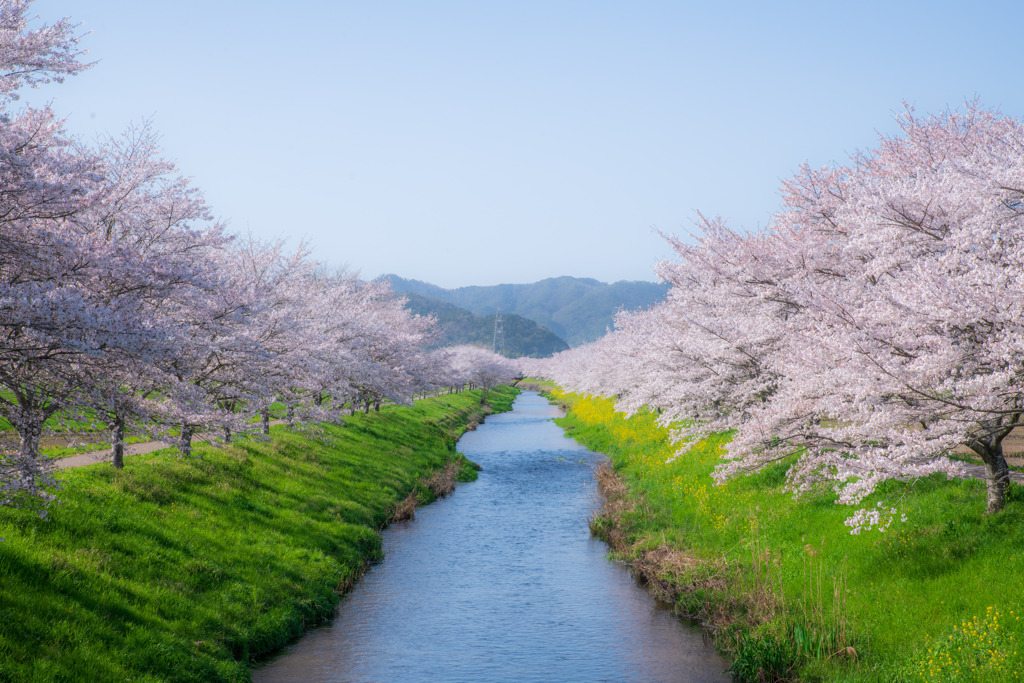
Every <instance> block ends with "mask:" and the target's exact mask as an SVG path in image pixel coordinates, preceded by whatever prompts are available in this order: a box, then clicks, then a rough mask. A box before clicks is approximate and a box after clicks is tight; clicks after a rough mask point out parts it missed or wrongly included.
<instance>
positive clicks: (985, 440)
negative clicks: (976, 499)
mask: <svg viewBox="0 0 1024 683" xmlns="http://www.w3.org/2000/svg"><path fill="white" fill-rule="evenodd" d="M1017 417H1018V416H1014V417H1013V418H1012V419H1010V420H1009V422H1010V425H1009V426H1008V427H1006V426H1000V427H999V428H995V429H992V430H991V431H990V432H989V433H988V434H986V435H985V436H984V437H975V438H972V439H970V440H968V442H967V446H968V447H969V448H970V449H971V450H972V451H974V452H975V453H977V454H978V456H979V457H981V461H982V462H983V463H985V488H986V489H987V494H988V506H987V507H986V509H985V512H987V513H988V514H990V515H991V514H994V513H996V512H999V511H1000V510H1002V509H1003V507H1004V506H1005V505H1006V498H1007V496H1008V495H1009V493H1010V468H1009V467H1008V466H1007V465H1006V457H1005V456H1004V455H1003V439H1004V438H1006V436H1007V435H1009V433H1010V432H1011V431H1012V430H1013V425H1014V424H1016V423H1017Z"/></svg>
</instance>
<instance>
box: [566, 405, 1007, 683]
mask: <svg viewBox="0 0 1024 683" xmlns="http://www.w3.org/2000/svg"><path fill="white" fill-rule="evenodd" d="M552 395H553V397H554V398H555V399H556V400H558V401H559V402H560V403H562V404H563V405H564V406H566V407H567V408H568V409H569V411H570V412H569V413H568V415H567V416H566V417H565V418H562V419H560V420H558V422H559V424H560V425H561V426H562V427H563V428H564V429H566V432H567V434H569V435H570V436H573V437H574V438H576V439H577V440H578V441H579V442H580V443H582V444H584V445H586V446H587V447H588V448H590V449H592V450H596V451H600V452H604V453H607V454H608V455H609V456H610V467H609V468H608V469H607V470H606V471H604V472H602V473H600V475H599V477H600V479H601V483H602V486H603V488H604V490H605V491H606V495H607V498H608V505H607V507H606V508H605V510H604V512H603V513H602V514H601V515H599V516H598V517H596V518H595V519H594V520H593V522H592V525H591V528H592V529H593V531H594V532H595V533H596V534H598V535H600V536H602V537H604V538H605V539H607V540H608V541H609V543H610V544H611V545H612V547H613V548H614V549H615V553H616V555H617V556H618V557H619V558H620V559H622V560H623V561H625V562H626V563H628V564H630V565H631V566H632V567H633V569H634V572H635V573H636V574H637V576H638V577H639V578H640V579H642V580H644V581H645V582H647V583H648V585H649V586H650V587H651V589H652V590H654V591H655V592H656V593H658V594H659V595H660V596H661V597H662V598H664V599H666V600H668V601H670V602H671V603H673V604H674V605H675V607H676V609H677V611H678V612H680V613H681V614H685V615H687V616H689V617H692V618H695V619H698V620H700V621H701V622H702V623H703V624H704V625H705V626H706V627H707V628H708V630H709V632H710V633H711V634H712V635H713V637H714V639H715V642H716V644H717V645H718V646H719V648H720V649H721V650H723V651H724V652H725V653H727V654H729V655H730V656H731V657H732V658H733V659H734V664H733V672H734V674H735V675H736V677H737V678H738V679H739V680H761V681H764V680H769V681H770V680H828V681H894V680H899V681H1019V680H1024V622H1022V621H1021V620H1020V615H1021V612H1022V611H1024V609H1022V608H1024V605H1022V597H1021V596H1022V595H1024V573H1022V572H1021V571H1020V569H1021V567H1024V555H1022V554H1021V550H1020V549H1021V548H1022V547H1024V488H1022V487H1020V486H1018V485H1014V486H1013V489H1012V491H1011V494H1010V502H1009V504H1008V505H1007V508H1006V510H1004V511H1003V512H1002V513H1000V514H998V515H986V514H985V492H984V485H983V484H982V483H981V482H978V481H973V480H970V481H964V480H946V479H945V478H944V477H941V476H934V477H932V478H927V479H918V480H916V481H911V482H889V483H887V484H885V485H883V486H882V487H881V488H880V489H879V493H878V494H877V495H876V496H874V497H873V498H871V499H868V500H866V501H865V503H864V504H865V506H867V507H872V506H876V505H877V504H879V503H884V504H885V505H886V507H896V508H897V515H896V519H895V521H894V522H893V523H892V524H891V525H890V526H889V527H888V529H887V530H886V531H885V532H879V531H877V530H876V531H870V532H864V533H862V534H860V535H852V534H850V530H849V528H848V527H846V526H845V525H844V520H845V519H846V518H847V517H848V516H850V515H851V514H852V512H853V510H852V509H851V508H850V507H848V506H843V505H836V504H835V502H834V501H835V496H834V494H833V493H832V492H831V491H828V490H823V491H818V492H816V493H813V494H810V495H807V496H805V497H802V498H801V499H799V500H796V499H794V498H793V496H792V494H791V493H789V492H788V491H787V490H786V488H785V480H786V471H787V468H788V466H789V464H790V463H788V462H781V463H779V464H777V465H776V466H774V467H772V468H770V469H768V470H766V471H763V472H761V473H759V474H756V475H752V476H748V477H742V478H739V479H735V480H732V481H730V482H728V483H726V484H724V485H722V486H716V485H715V483H714V481H713V480H712V478H711V472H712V470H713V469H714V467H715V465H716V464H717V463H719V462H720V461H721V458H722V456H723V454H724V449H723V446H724V445H725V444H727V442H728V436H727V435H724V434H723V435H719V436H717V437H714V438H711V439H708V440H705V441H702V442H700V443H696V444H692V445H691V446H690V447H689V448H688V449H684V452H682V453H681V454H680V455H679V457H678V458H676V459H675V460H674V461H673V462H667V461H668V460H669V459H670V458H671V456H672V455H674V454H675V452H676V451H677V450H678V448H677V447H676V446H673V445H672V444H671V443H670V442H669V439H668V431H667V430H666V429H664V428H662V427H660V426H659V425H658V424H657V423H656V419H655V418H656V416H655V415H652V414H650V413H640V414H638V415H635V416H633V417H630V418H626V417H625V416H624V415H622V414H621V413H616V412H615V410H614V404H613V403H612V402H611V401H609V400H607V399H600V398H593V397H584V396H578V395H573V394H563V393H561V392H559V391H558V390H555V391H554V392H553V393H552ZM904 514H905V515H906V521H901V516H902V515H904Z"/></svg>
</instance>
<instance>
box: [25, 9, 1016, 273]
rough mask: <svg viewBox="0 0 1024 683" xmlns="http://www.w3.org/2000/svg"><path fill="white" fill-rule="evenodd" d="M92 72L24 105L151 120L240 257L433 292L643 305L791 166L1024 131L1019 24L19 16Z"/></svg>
mask: <svg viewBox="0 0 1024 683" xmlns="http://www.w3.org/2000/svg"><path fill="white" fill-rule="evenodd" d="M34 11H35V13H37V14H39V15H40V18H41V21H44V22H50V21H53V20H55V19H57V18H59V17H62V16H70V17H71V18H72V19H73V20H75V21H77V22H84V26H83V27H82V30H83V31H91V32H92V33H91V34H90V35H87V36H86V37H85V38H84V39H83V45H84V46H85V47H86V48H87V49H88V50H89V55H88V57H89V58H90V59H94V60H98V63H97V64H96V66H95V67H93V68H92V69H91V70H90V71H88V72H86V73H84V74H82V75H80V76H78V77H76V78H74V79H70V80H68V81H66V82H65V83H64V84H62V85H59V86H54V87H47V88H45V89H42V90H40V91H39V92H32V93H29V94H26V96H25V99H26V100H27V101H30V102H45V101H50V102H51V103H52V105H53V108H54V109H55V110H56V111H57V112H58V113H59V114H61V115H63V116H66V117H67V125H68V128H69V129H70V130H71V131H72V132H74V133H76V134H78V135H81V136H83V137H85V138H90V137H93V136H94V135H96V134H98V133H102V132H110V133H117V132H119V131H120V130H122V129H124V128H125V127H126V126H127V125H128V124H129V123H131V122H133V121H134V122H138V121H140V120H142V119H144V118H151V119H152V121H153V125H154V127H155V128H156V129H157V130H159V131H160V133H161V135H162V143H163V147H164V151H165V155H166V156H167V157H168V158H170V159H172V160H173V161H175V162H176V163H177V164H178V166H179V168H180V169H181V170H182V172H183V173H184V174H185V175H187V176H190V177H192V178H193V180H194V182H195V184H196V185H197V186H198V187H200V188H201V189H202V190H203V191H204V193H205V195H206V198H207V200H208V201H209V203H210V204H211V206H212V207H213V209H214V212H215V214H216V215H218V216H220V217H222V218H223V219H224V220H225V221H227V222H228V224H229V225H230V227H231V229H232V230H234V231H236V232H245V231H249V232H252V233H253V234H255V235H257V236H259V237H262V238H266V239H271V238H275V237H287V238H288V239H289V240H290V241H291V242H292V243H297V242H298V241H299V240H301V239H306V240H308V241H309V242H311V243H312V244H313V245H314V248H315V254H316V257H317V258H318V259H319V260H321V261H324V262H326V263H330V264H333V265H347V266H349V267H350V268H351V269H353V270H356V271H359V272H360V273H361V274H362V275H363V276H364V277H375V276H377V275H380V274H382V273H386V272H395V273H398V274H399V275H402V276H403V277H409V278H416V279H420V280H426V281H429V282H433V283H435V284H439V285H442V286H446V287H455V286H462V285H472V284H480V285H489V284H497V283H501V282H533V281H535V280H539V279H542V278H544V277H552V276H558V275H575V276H580V277H594V278H597V279H599V280H603V281H614V280H621V279H627V280H632V279H648V280H650V279H654V275H653V273H652V271H651V268H652V267H653V265H654V264H655V263H656V261H657V260H658V259H660V258H665V257H669V256H670V252H669V250H668V249H667V247H666V246H665V245H664V243H663V241H662V240H661V238H660V237H658V235H657V234H656V232H655V229H657V230H663V231H666V232H670V233H685V232H686V231H688V230H689V229H690V228H691V226H692V224H693V219H694V217H695V212H696V211H698V210H699V211H701V212H703V213H705V214H707V215H722V216H724V217H726V218H727V219H728V220H729V221H730V223H731V224H732V225H734V226H736V227H742V228H746V229H757V228H758V227H759V226H763V225H765V224H766V223H767V221H768V219H769V217H770V215H771V213H772V212H773V211H774V210H776V209H777V208H778V201H779V200H778V187H779V183H780V181H781V180H782V179H784V178H786V177H788V176H790V175H792V174H793V173H794V172H795V171H796V170H797V167H798V166H799V164H801V163H802V162H804V161H807V162H810V163H811V164H812V165H824V164H827V163H830V162H832V161H840V162H842V161H844V160H846V159H847V157H848V156H849V154H850V153H852V152H854V151H856V150H858V149H866V148H869V147H870V146H872V145H873V144H874V142H875V140H876V139H877V135H878V133H879V132H882V133H890V132H893V131H894V129H895V127H894V124H893V117H894V115H895V113H896V112H898V111H900V110H901V109H902V102H903V101H904V100H905V101H907V102H909V103H911V104H913V105H914V106H915V107H916V109H917V110H918V112H920V113H930V112H937V111H940V110H942V109H945V108H947V107H957V106H959V105H960V104H962V103H963V102H964V101H965V100H966V99H972V98H975V97H977V98H978V99H979V100H980V101H981V102H982V104H983V105H985V106H987V107H992V108H998V109H1000V110H1001V111H1003V113H1004V114H1007V115H1010V116H1015V117H1021V116H1022V115H1024V89H1022V88H1021V87H1020V83H1021V79H1020V72H1019V70H1020V65H1021V64H1024V40H1022V39H1021V38H1020V27H1021V25H1022V20H1024V3H1019V2H985V1H984V0H982V1H980V2H973V3H966V2H941V1H938V2H936V1H932V2H900V1H899V0H889V1H888V2H876V1H874V0H867V1H858V2H841V3H840V2H831V3H830V2H820V1H819V2H773V3H768V2H714V3H713V2H701V3H695V2H653V1H644V0H632V1H630V2H601V1H599V0H597V1H588V2H582V1H581V2H566V1H559V0H547V1H544V2H533V1H531V0H527V1H516V2H511V1H509V2H503V3H497V2H486V1H481V0H478V1H477V2H454V1H452V0H432V1H431V2H392V1H388V0H373V1H370V0H367V1H364V2H345V1H335V2H320V1H314V0H295V1H293V2H291V3H280V2H259V1H249V2H235V1H232V0H228V1H217V0H205V1H203V2H199V1H196V0H175V2H128V1H127V0H117V1H115V0H89V1H88V2H81V1H79V2H75V1H74V0H37V2H36V3H35V5H34Z"/></svg>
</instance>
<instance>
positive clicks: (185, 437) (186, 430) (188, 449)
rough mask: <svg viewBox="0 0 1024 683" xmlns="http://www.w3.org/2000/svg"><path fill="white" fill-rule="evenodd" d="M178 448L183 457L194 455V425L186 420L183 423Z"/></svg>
mask: <svg viewBox="0 0 1024 683" xmlns="http://www.w3.org/2000/svg"><path fill="white" fill-rule="evenodd" d="M178 450H179V451H181V457H183V458H189V457H192V425H190V424H188V423H186V422H182V423H181V436H180V437H179V439H178Z"/></svg>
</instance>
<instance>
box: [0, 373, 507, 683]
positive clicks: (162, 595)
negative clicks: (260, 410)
mask: <svg viewBox="0 0 1024 683" xmlns="http://www.w3.org/2000/svg"><path fill="white" fill-rule="evenodd" d="M518 393H519V392H518V390H516V389H512V388H509V387H503V388H498V389H492V390H490V391H489V392H488V393H487V396H486V398H487V403H486V404H481V400H480V399H481V392H480V391H472V392H464V393H461V394H455V395H442V396H438V397H435V398H430V399H424V400H422V401H419V402H417V404H416V405H415V406H412V407H409V408H405V407H393V408H390V409H385V410H383V411H382V412H381V413H379V414H376V413H370V414H368V415H363V414H360V415H357V416H355V417H354V418H353V419H352V420H349V421H346V423H345V424H344V425H311V426H307V427H304V428H299V429H296V430H288V429H285V428H283V427H282V428H274V430H273V432H272V438H271V439H270V440H269V441H265V442H248V441H244V440H240V441H239V443H237V444H234V445H232V446H230V447H222V448H214V447H209V446H203V447H201V448H200V449H199V450H198V457H195V458H192V459H182V458H180V457H178V456H177V455H175V454H173V453H171V452H169V451H165V452H158V453H154V454H149V455H144V456H138V459H136V460H133V461H132V462H131V463H129V465H128V466H127V467H126V468H125V469H124V470H114V469H113V468H111V467H110V466H109V465H103V464H99V465H96V466H90V467H83V468H78V469H77V470H71V471H68V473H67V475H66V476H65V477H64V487H63V490H62V491H60V492H58V494H59V496H60V502H59V503H57V504H55V505H54V506H52V508H51V511H50V519H49V520H45V521H44V520H40V519H39V518H38V516H37V515H35V514H34V513H32V511H29V510H14V509H10V508H0V537H4V540H3V541H0V573H2V574H3V575H4V576H5V580H4V582H3V583H2V584H0V613H2V614H3V615H4V619H3V620H2V621H0V681H7V680H11V681H14V680H18V681H33V680H38V681H44V680H46V681H48V680H76V679H78V677H80V676H82V675H84V673H85V672H89V673H88V675H89V678H90V680H97V681H104V680H128V679H134V680H142V681H165V680H230V681H244V680H249V679H250V676H251V674H250V671H251V667H252V666H253V664H254V663H255V662H256V661H257V660H259V659H262V658H265V657H267V656H269V655H270V654H271V653H273V652H275V651H277V650H279V649H280V648H281V647H283V646H284V645H286V644H287V643H288V642H291V641H292V640H294V639H295V638H296V637H299V636H300V635H301V634H302V633H304V632H305V631H306V630H307V629H308V628H309V627H311V626H313V625H316V624H318V623H322V622H324V621H326V620H328V619H330V618H331V617H332V616H333V615H334V611H335V608H336V605H337V602H338V601H339V600H340V597H341V595H343V594H344V593H345V592H347V591H348V590H350V589H351V588H352V586H354V585H355V583H356V582H357V581H358V579H359V577H360V576H362V574H363V573H364V572H365V570H366V569H367V567H369V566H370V565H372V564H373V563H374V562H375V561H379V560H380V559H381V558H382V555H381V550H380V548H381V546H380V533H379V532H380V530H381V529H383V528H384V527H385V526H387V524H389V523H391V522H392V521H395V520H396V519H400V518H402V517H403V516H406V517H407V516H408V515H409V514H412V511H413V510H414V509H415V507H416V506H418V505H423V504H427V503H429V502H431V501H433V500H434V499H436V498H437V497H439V496H442V495H446V494H447V493H450V492H451V490H452V489H454V483H455V481H456V480H460V481H465V480H470V479H472V478H474V477H475V475H476V467H475V466H474V465H473V464H472V463H469V461H467V460H466V459H465V458H464V457H463V456H462V455H461V454H459V453H458V452H457V450H456V442H457V440H458V438H459V437H460V436H461V435H462V434H463V433H464V432H465V431H468V430H470V429H473V428H475V427H476V425H478V424H480V423H481V422H482V421H483V419H484V418H485V417H486V415H488V414H491V413H495V412H503V411H506V410H510V409H511V404H512V401H513V400H514V398H515V396H516V395H517V394H518ZM346 444H354V445H353V446H352V449H353V453H352V454H351V457H349V456H347V455H346V454H345V453H344V452H343V451H344V450H345V449H346V448H347V446H346ZM355 451H359V452H358V453H357V452H355ZM361 468H362V469H365V470H369V471H370V472H371V474H370V475H369V476H367V475H366V474H365V472H364V474H362V475H360V474H359V470H360V469H361ZM343 470H344V471H346V472H345V473H343V474H339V472H342V471H343ZM348 470H351V477H350V476H349V473H347V471H348ZM271 475H272V476H271ZM349 481H351V485H350V486H348V485H346V484H345V482H349ZM339 482H341V485H340V486H339ZM286 507H287V508H289V509H287V510H285V509H284V508H286ZM403 507H404V508H405V510H404V511H403ZM261 525H262V526H261Z"/></svg>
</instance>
